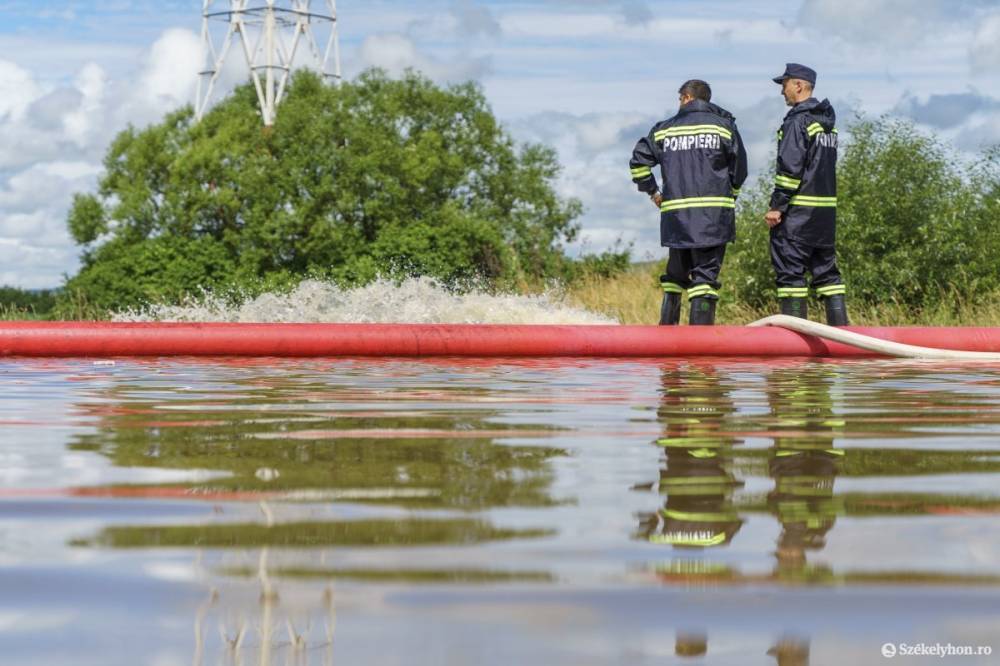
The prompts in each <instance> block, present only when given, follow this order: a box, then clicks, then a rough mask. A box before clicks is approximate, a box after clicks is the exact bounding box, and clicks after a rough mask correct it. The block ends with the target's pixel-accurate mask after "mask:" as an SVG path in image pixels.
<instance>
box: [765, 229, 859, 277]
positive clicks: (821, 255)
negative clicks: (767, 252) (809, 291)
mask: <svg viewBox="0 0 1000 666" xmlns="http://www.w3.org/2000/svg"><path fill="white" fill-rule="evenodd" d="M771 265H772V266H774V275H775V279H776V281H777V283H778V288H779V289H781V288H783V287H785V288H787V287H805V286H806V273H809V274H811V275H812V283H811V286H812V288H813V289H818V288H820V287H826V286H829V285H834V284H843V283H844V280H843V278H841V276H840V269H839V268H837V251H836V249H835V248H832V247H811V246H809V245H805V244H802V243H799V242H797V241H794V240H791V239H789V238H784V237H781V236H771Z"/></svg>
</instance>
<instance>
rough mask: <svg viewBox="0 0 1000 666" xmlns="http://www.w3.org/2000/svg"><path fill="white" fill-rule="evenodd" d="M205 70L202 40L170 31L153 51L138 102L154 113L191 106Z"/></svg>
mask: <svg viewBox="0 0 1000 666" xmlns="http://www.w3.org/2000/svg"><path fill="white" fill-rule="evenodd" d="M234 55H235V54H234ZM201 67H202V53H201V40H200V39H199V38H198V36H197V35H196V34H194V33H193V32H191V31H190V30H176V29H174V30H167V31H166V32H165V33H163V36H162V37H160V38H159V39H158V40H157V41H156V43H154V44H153V47H152V49H151V50H150V53H149V57H148V60H147V62H146V67H145V70H144V71H143V72H142V75H141V76H140V77H139V84H138V91H137V92H138V96H139V99H138V100H135V101H136V102H139V103H143V104H146V105H148V106H149V107H151V108H153V109H173V108H176V107H178V106H180V105H182V104H188V103H190V102H191V99H192V97H193V96H194V90H195V85H196V84H197V80H198V78H197V77H198V72H199V70H200V69H201Z"/></svg>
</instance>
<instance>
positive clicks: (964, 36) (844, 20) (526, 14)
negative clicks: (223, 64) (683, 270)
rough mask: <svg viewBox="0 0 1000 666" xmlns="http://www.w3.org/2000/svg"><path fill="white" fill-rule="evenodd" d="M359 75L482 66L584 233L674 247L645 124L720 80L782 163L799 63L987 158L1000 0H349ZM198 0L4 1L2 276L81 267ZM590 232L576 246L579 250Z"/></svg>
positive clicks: (188, 52) (183, 49)
mask: <svg viewBox="0 0 1000 666" xmlns="http://www.w3.org/2000/svg"><path fill="white" fill-rule="evenodd" d="M338 8H339V11H340V18H341V34H342V47H343V60H344V68H345V73H346V74H347V75H348V76H353V75H355V74H356V73H357V72H359V71H361V70H362V69H364V68H366V67H370V66H380V67H383V68H385V69H387V70H389V71H390V72H393V73H399V72H401V71H402V70H403V69H404V68H405V67H408V66H410V67H416V68H418V69H421V70H422V71H424V72H425V73H426V74H428V75H429V76H431V77H432V78H434V79H435V80H437V81H439V82H455V81H464V80H468V79H473V80H476V81H478V82H479V83H480V84H481V85H482V86H483V89H484V90H485V92H486V94H487V96H488V97H489V99H490V102H491V104H492V105H493V108H494V110H495V111H496V113H497V114H498V115H499V116H500V118H501V119H502V120H503V122H504V123H505V125H506V126H507V127H508V128H509V129H510V131H512V132H513V133H514V134H515V136H517V137H518V138H519V139H521V140H531V141H544V142H546V143H548V144H550V145H553V146H554V147H556V148H557V150H558V151H559V155H560V159H561V162H562V165H563V172H562V175H561V176H560V180H559V183H558V187H559V189H560V191H561V192H562V193H564V194H565V195H568V196H577V197H579V198H581V199H582V200H583V202H584V204H585V205H586V207H587V213H586V215H585V216H584V218H583V219H582V223H583V225H584V234H583V237H584V239H585V240H584V244H585V246H586V247H587V248H588V249H590V250H600V249H602V248H604V247H607V245H608V244H610V243H612V242H613V241H614V240H615V239H617V238H619V237H621V238H623V239H624V240H626V241H630V242H633V243H634V244H635V250H636V255H637V256H638V257H647V256H649V257H659V256H662V252H661V250H660V249H659V248H658V244H657V233H658V225H657V221H656V211H655V210H653V209H652V207H650V206H649V205H648V202H646V201H645V200H644V198H643V197H641V196H640V195H638V194H636V193H635V192H634V190H633V188H632V186H631V184H630V183H629V181H628V170H627V168H626V167H627V160H628V155H629V152H630V150H631V146H632V144H633V143H634V141H635V139H636V138H637V137H638V136H639V135H640V134H643V133H645V132H646V130H647V129H648V128H649V126H650V125H652V124H653V123H654V122H656V121H657V120H659V119H661V118H662V117H664V116H666V115H669V114H670V113H672V110H673V107H674V106H675V104H676V102H675V100H676V93H675V91H676V88H677V86H678V85H679V84H680V83H681V82H682V81H683V80H685V79H687V78H694V77H697V78H704V79H706V80H708V81H709V82H710V83H711V84H712V85H713V88H714V90H715V101H716V102H718V103H719V104H721V105H722V106H725V107H727V108H729V109H730V110H731V111H732V112H733V113H734V114H736V116H737V119H738V122H739V124H740V128H741V131H742V132H743V134H744V136H745V137H746V140H747V143H748V145H749V148H750V153H751V168H752V169H753V170H754V171H761V170H764V169H766V168H767V166H768V164H767V162H768V158H769V151H770V149H771V145H770V144H771V137H772V136H773V134H774V130H775V128H776V127H777V125H778V123H780V120H781V117H782V115H783V114H784V107H783V104H782V102H781V100H780V98H779V97H778V95H777V87H776V86H774V85H773V84H771V83H770V81H769V79H770V77H772V76H775V75H776V74H778V73H780V71H781V70H782V68H783V65H784V63H785V62H787V61H796V62H805V63H807V64H809V65H811V66H812V67H814V68H816V69H817V70H818V71H819V74H820V80H819V87H818V90H817V94H818V95H819V96H821V97H829V98H830V99H831V100H832V101H833V102H834V104H835V106H836V107H837V109H838V111H839V112H840V116H841V117H842V118H845V119H846V118H848V117H850V116H851V114H852V113H854V112H855V111H863V112H865V113H869V114H880V113H892V114H895V115H900V116H906V117H909V118H912V119H913V120H914V121H916V122H918V123H919V124H920V125H921V127H922V128H923V129H925V130H926V131H933V132H935V133H938V134H940V135H942V136H943V137H944V138H945V139H947V140H949V141H952V142H953V143H954V144H955V145H956V146H957V147H958V148H959V149H961V150H963V151H965V152H966V153H967V155H968V156H970V157H973V156H974V155H975V154H976V152H977V151H978V150H979V149H980V148H981V147H982V146H984V145H988V144H991V143H998V142H1000V0H769V1H767V2H761V1H757V0H746V1H719V0H715V1H712V0H704V1H700V2H693V1H687V0H675V1H652V0H647V1H645V2H642V1H640V2H627V1H618V0H549V1H547V2H523V1H513V0H432V1H430V2H419V3H418V2H387V1H384V0H339V2H338ZM200 15H201V2H200V1H199V0H190V1H183V0H159V1H153V0H89V1H86V2H84V1H79V2H77V1H74V0H69V1H63V2H56V1H54V0H42V1H38V0H4V1H3V2H2V3H0V283H7V284H14V285H19V286H25V287H45V286H55V285H58V284H59V283H60V282H61V278H62V275H63V274H64V273H72V272H73V271H75V269H76V266H77V259H76V257H77V254H78V250H77V248H76V247H74V246H73V244H72V242H71V241H70V240H69V237H68V235H67V233H66V230H65V215H66V211H67V210H68V208H69V205H70V203H71V200H72V193H73V192H81V191H88V190H92V189H93V188H94V187H95V184H96V182H97V178H98V177H99V175H100V162H101V158H102V156H103V154H104V151H105V149H106V147H107V145H108V142H109V141H110V140H111V138H112V137H113V136H114V134H115V133H116V132H117V131H119V130H120V129H122V128H123V127H124V126H125V125H126V124H128V123H133V124H136V125H144V124H147V123H151V122H155V121H156V120H157V119H158V118H159V117H160V116H161V115H162V114H163V113H164V112H165V111H166V110H168V109H170V108H174V107H176V106H178V105H180V104H183V103H187V102H190V101H192V100H193V95H194V89H195V83H196V76H195V73H196V72H197V70H198V69H199V68H200V65H201V60H200V56H199V53H198V50H199V40H198V32H199V30H200V27H201V16H200ZM575 249H578V248H575Z"/></svg>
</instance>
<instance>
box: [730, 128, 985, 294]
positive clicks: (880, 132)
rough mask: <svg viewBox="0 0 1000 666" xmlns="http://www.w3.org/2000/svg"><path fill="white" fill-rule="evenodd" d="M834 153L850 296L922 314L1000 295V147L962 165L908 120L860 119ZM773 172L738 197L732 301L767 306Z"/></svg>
mask: <svg viewBox="0 0 1000 666" xmlns="http://www.w3.org/2000/svg"><path fill="white" fill-rule="evenodd" d="M849 129H850V134H849V136H850V139H849V140H848V141H846V142H844V144H843V147H842V149H841V156H840V164H839V168H838V195H837V198H838V204H839V208H838V211H837V213H838V219H837V250H838V257H839V262H840V267H841V270H842V271H843V273H844V277H845V280H846V282H847V285H848V289H849V293H850V297H851V298H852V299H858V300H861V301H866V302H870V303H875V302H880V301H881V302H884V301H892V302H896V303H900V304H903V305H906V306H908V307H911V308H913V309H920V308H923V307H926V306H929V305H933V304H937V303H938V302H940V301H941V299H943V298H961V299H971V298H975V297H976V296H981V295H982V294H983V293H988V292H995V291H996V290H998V289H1000V270H998V265H997V257H1000V196H998V195H1000V150H998V149H996V148H994V149H992V150H988V151H986V152H985V153H984V154H983V156H982V158H981V159H979V160H977V161H975V162H974V163H973V164H971V165H970V164H969V163H968V161H966V160H963V159H962V158H961V157H959V156H958V155H957V154H956V153H955V151H954V149H952V148H950V147H948V146H946V145H943V144H942V143H941V142H939V141H938V140H937V139H935V138H933V137H929V136H926V135H924V134H921V133H920V132H919V131H918V130H917V129H916V128H915V127H914V126H913V124H912V123H910V122H908V121H901V120H893V119H890V118H886V117H882V118H877V119H870V118H864V117H862V118H858V119H857V120H855V122H853V123H852V124H851V125H850V127H849ZM772 178H773V172H771V173H770V174H768V175H766V176H765V177H762V178H761V180H760V182H758V183H757V185H756V186H755V187H754V188H752V189H751V191H750V192H748V193H747V194H745V195H744V197H743V198H742V200H741V203H740V206H741V209H740V214H739V220H738V229H739V236H740V237H739V239H738V241H737V243H736V244H735V245H734V246H733V249H732V251H731V252H730V254H729V255H728V256H727V258H726V272H727V276H726V278H724V279H726V280H727V284H728V285H729V286H730V288H731V289H732V290H733V291H734V292H735V294H734V296H735V300H738V301H741V302H745V303H748V304H750V305H753V306H757V307H762V306H764V307H766V306H767V305H769V304H771V305H773V304H774V303H775V301H774V274H773V272H772V269H771V265H770V259H769V251H768V231H767V228H766V226H765V225H764V223H763V221H762V219H761V218H762V216H763V214H764V212H765V211H766V210H767V206H768V199H769V195H770V192H771V183H772Z"/></svg>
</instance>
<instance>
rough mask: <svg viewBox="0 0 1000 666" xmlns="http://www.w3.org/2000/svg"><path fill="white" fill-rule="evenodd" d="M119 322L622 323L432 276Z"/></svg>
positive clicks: (304, 288)
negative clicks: (452, 286) (451, 286)
mask: <svg viewBox="0 0 1000 666" xmlns="http://www.w3.org/2000/svg"><path fill="white" fill-rule="evenodd" d="M115 320H116V321H175V322H243V323H250V322H257V323H341V324H347V323H356V324H608V325H610V324H617V323H618V322H616V321H615V320H613V319H610V318H608V317H605V316H603V315H599V314H595V313H593V312H589V311H587V310H583V309H580V308H575V307H572V306H569V305H566V304H565V303H563V302H561V299H560V298H559V297H558V296H557V295H554V294H542V295H538V296H521V295H492V294H488V293H486V292H484V291H480V290H475V289H473V290H468V291H464V292H461V293H456V292H453V291H450V290H448V289H446V288H445V287H443V286H442V285H441V284H440V283H438V282H436V281H434V280H432V279H430V278H411V279H408V280H406V281H404V282H402V283H400V284H398V285H397V284H395V283H393V282H390V281H388V280H377V281H375V282H373V283H371V284H369V285H367V286H364V287H357V288H354V289H342V288H340V287H338V286H336V285H334V284H330V283H327V282H320V281H318V280H305V281H303V282H302V283H301V284H299V286H298V287H297V288H296V289H294V290H293V291H291V292H289V293H287V294H270V293H269V294H264V295H262V296H258V297H257V298H254V299H252V300H248V301H247V302H245V303H243V304H241V305H232V303H231V302H230V301H228V300H226V299H223V298H218V297H213V296H206V297H204V298H201V299H198V300H197V301H192V302H189V303H188V304H185V305H180V306H167V305H159V306H153V307H151V308H148V309H146V310H143V311H140V312H126V313H122V314H119V315H118V316H116V317H115Z"/></svg>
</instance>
